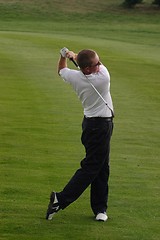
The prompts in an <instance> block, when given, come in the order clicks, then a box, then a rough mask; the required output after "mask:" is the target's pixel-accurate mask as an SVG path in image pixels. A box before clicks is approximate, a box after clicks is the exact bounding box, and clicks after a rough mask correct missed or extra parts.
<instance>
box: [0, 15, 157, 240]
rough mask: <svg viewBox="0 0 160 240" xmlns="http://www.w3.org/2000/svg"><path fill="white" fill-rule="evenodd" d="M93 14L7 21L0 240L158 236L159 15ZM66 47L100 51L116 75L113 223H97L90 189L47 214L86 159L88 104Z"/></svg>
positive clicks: (0, 84) (1, 55)
mask: <svg viewBox="0 0 160 240" xmlns="http://www.w3.org/2000/svg"><path fill="white" fill-rule="evenodd" d="M92 17H93V19H90V18H91V17H90V18H88V19H79V20H78V18H76V21H75V23H74V22H73V21H72V20H71V19H69V17H68V19H66V22H65V23H64V22H63V21H57V20H56V21H51V20H50V19H48V20H47V19H45V21H42V19H40V20H38V19H37V20H36V21H35V20H34V19H30V20H26V19H25V20H24V19H21V20H19V19H16V17H15V18H14V19H13V21H9V20H8V21H7V20H5V19H1V21H0V172H1V173H0V184H1V191H0V201H1V202H0V210H1V217H0V240H1V239H2V240H17V239H24V240H32V239H40V240H49V239H58V240H65V239H66V240H71V239H74V240H75V239H76V240H82V239H83V240H85V239H87V240H124V239H126V240H158V239H159V234H160V232H159V221H160V219H159V212H160V211H159V210H160V209H159V201H160V195H159V185H160V181H159V167H160V165H159V154H160V150H159V149H160V145H159V137H160V134H159V131H160V127H159V119H160V113H159V102H160V94H159V90H160V79H159V78H160V77H159V76H160V75H159V69H160V44H159V43H160V31H159V30H160V28H159V22H158V17H157V15H155V16H153V15H149V16H148V17H147V16H146V15H143V14H142V16H138V15H137V16H136V15H134V14H133V15H131V18H130V20H128V18H127V17H125V16H124V15H123V14H120V15H119V14H115V15H114V16H111V15H108V17H107V16H105V17H104V18H102V17H101V16H100V15H99V17H98V16H96V17H95V16H92ZM98 19H100V20H99V22H98ZM93 20H94V21H95V24H93ZM64 46H66V47H68V48H70V49H73V51H79V50H80V49H83V48H92V49H95V50H96V51H97V52H98V53H99V55H100V56H101V61H102V62H103V63H104V64H105V65H106V66H107V67H108V69H109V71H110V73H111V92H112V96H113V101H114V107H115V113H116V118H115V120H114V122H115V128H114V135H113V138H112V146H111V177H110V197H109V209H108V215H109V220H108V222H106V223H99V222H98V223H97V222H95V221H94V219H93V215H92V212H91V210H90V205H89V189H87V190H86V191H85V192H84V194H83V195H82V196H81V197H80V199H79V200H78V201H76V202H75V203H74V204H72V205H71V206H69V207H68V208H67V209H66V210H64V211H60V212H59V213H58V214H57V215H56V216H55V219H54V220H53V221H50V222H48V221H46V220H45V212H46V207H47V204H48V199H49V193H50V191H51V190H53V189H54V190H57V191H59V190H61V189H62V188H63V187H64V184H66V183H67V181H68V180H69V179H70V177H71V176H72V174H73V173H74V171H75V170H76V169H77V168H78V167H79V161H80V160H81V159H82V158H83V157H84V149H83V146H82V145H81V142H80V136H81V121H82V118H83V112H82V107H81V104H80V102H79V100H78V99H77V96H76V94H75V93H74V92H73V90H72V88H71V87H70V86H69V85H67V84H65V83H64V82H63V81H62V80H61V79H60V78H59V76H58V75H57V69H56V66H57V60H58V58H59V49H60V48H61V47H64ZM69 66H70V67H73V68H75V67H74V66H73V64H72V63H69Z"/></svg>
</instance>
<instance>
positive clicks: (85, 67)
mask: <svg viewBox="0 0 160 240" xmlns="http://www.w3.org/2000/svg"><path fill="white" fill-rule="evenodd" d="M77 63H78V65H79V67H80V69H81V70H82V72H83V73H84V74H86V75H87V74H91V73H96V72H98V71H99V65H100V64H101V63H100V61H99V56H98V55H97V53H96V52H95V51H93V50H90V49H84V50H82V51H80V52H79V53H78V55H77Z"/></svg>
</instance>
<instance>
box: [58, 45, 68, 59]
mask: <svg viewBox="0 0 160 240" xmlns="http://www.w3.org/2000/svg"><path fill="white" fill-rule="evenodd" d="M68 52H69V50H68V48H66V47H64V48H62V49H61V50H60V54H61V55H62V57H64V58H66V54H67V53H68Z"/></svg>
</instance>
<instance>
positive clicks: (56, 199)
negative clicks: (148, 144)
mask: <svg viewBox="0 0 160 240" xmlns="http://www.w3.org/2000/svg"><path fill="white" fill-rule="evenodd" d="M60 53H61V56H60V59H59V62H58V73H59V75H60V76H61V77H62V78H63V79H64V80H65V81H66V82H68V83H70V84H71V85H72V87H73V89H74V90H75V92H76V93H77V95H78V97H79V99H80V101H81V102H82V106H83V108H84V118H83V122H82V136H81V141H82V144H83V145H84V147H85V151H86V155H85V157H84V159H83V160H82V161H81V163H80V168H79V169H78V170H77V171H76V172H75V174H74V175H73V177H72V178H71V179H70V181H69V182H68V183H67V184H66V186H65V187H64V188H63V190H62V191H60V192H52V193H51V195H50V202H49V205H48V209H47V214H46V219H47V220H51V219H52V218H53V215H54V214H55V213H57V212H58V211H59V210H60V209H65V208H66V207H67V206H68V205H70V204H71V203H72V202H74V201H75V200H76V199H77V198H78V197H79V196H80V195H81V194H82V193H83V192H84V191H85V189H86V188H87V187H88V186H89V185H90V186H91V189H90V204H91V208H92V211H93V213H94V216H95V219H96V220H97V221H106V220H107V219H108V216H107V207H108V205H107V202H108V179H109V153H110V139H111V135H112V130H113V116H114V115H113V104H112V99H111V95H110V75H109V72H108V70H107V68H106V67H105V66H104V65H103V64H102V63H101V62H100V59H99V56H98V54H97V53H96V52H95V51H93V50H89V49H86V50H82V51H80V52H79V53H78V54H75V53H74V52H72V51H69V50H68V49H67V48H63V49H61V51H60ZM67 58H68V59H70V60H72V61H73V62H74V63H75V64H76V62H77V64H78V65H77V66H79V69H78V70H71V69H69V68H68V67H67ZM73 114H74V113H73Z"/></svg>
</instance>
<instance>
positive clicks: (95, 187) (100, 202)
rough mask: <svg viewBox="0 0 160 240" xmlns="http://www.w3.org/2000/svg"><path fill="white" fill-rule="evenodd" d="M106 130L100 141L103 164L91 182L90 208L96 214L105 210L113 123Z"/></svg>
mask: <svg viewBox="0 0 160 240" xmlns="http://www.w3.org/2000/svg"><path fill="white" fill-rule="evenodd" d="M107 128H108V131H107V132H106V133H107V134H106V137H105V142H101V144H102V145H103V146H104V158H105V161H104V164H103V166H102V168H101V170H100V172H99V173H98V175H97V176H96V178H95V179H94V181H93V182H92V183H91V193H90V200H91V208H92V210H93V212H94V214H95V215H96V214H97V213H99V212H102V213H103V212H106V210H107V202H108V179H109V173H110V168H109V153H110V138H111V135H112V129H113V123H112V122H110V123H108V126H107Z"/></svg>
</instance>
